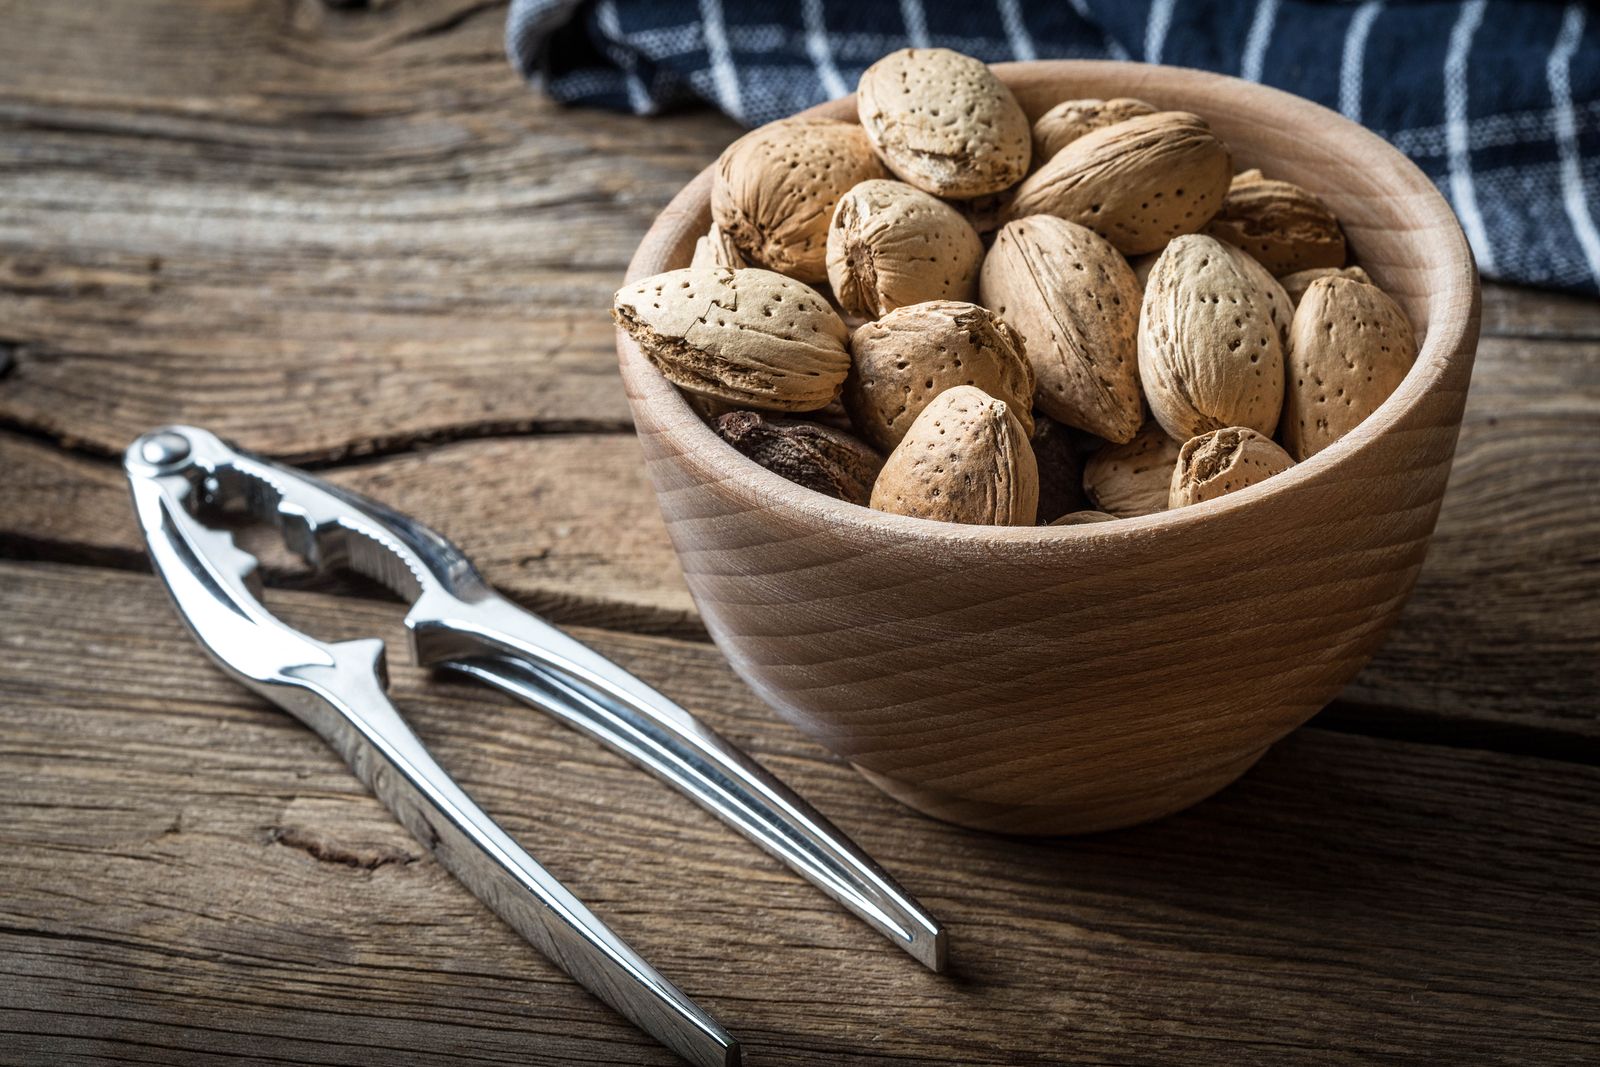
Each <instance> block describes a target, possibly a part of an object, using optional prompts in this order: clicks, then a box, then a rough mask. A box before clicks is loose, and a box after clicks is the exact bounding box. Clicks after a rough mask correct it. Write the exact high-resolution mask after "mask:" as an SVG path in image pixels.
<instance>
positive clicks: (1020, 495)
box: [872, 385, 1039, 526]
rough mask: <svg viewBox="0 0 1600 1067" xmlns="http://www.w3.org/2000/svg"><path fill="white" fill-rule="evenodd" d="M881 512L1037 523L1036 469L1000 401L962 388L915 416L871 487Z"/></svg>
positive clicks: (950, 391)
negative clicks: (903, 438)
mask: <svg viewBox="0 0 1600 1067" xmlns="http://www.w3.org/2000/svg"><path fill="white" fill-rule="evenodd" d="M872 506H873V507H874V508H877V509H878V510H879V511H890V512H894V513H896V514H899V515H915V516H919V517H921V518H925V519H941V520H943V521H945V522H963V523H971V524H978V525H992V526H1032V525H1033V523H1034V518H1035V517H1036V515H1037V513H1038V506H1039V471H1038V467H1037V465H1036V464H1035V462H1034V458H1033V449H1032V448H1031V447H1030V446H1029V445H1028V435H1027V434H1026V433H1025V432H1024V431H1023V429H1022V424H1021V423H1020V422H1018V421H1017V417H1016V416H1015V415H1013V414H1012V413H1011V408H1010V407H1009V406H1008V405H1007V404H1006V402H1005V401H1003V400H996V399H995V398H994V397H992V396H990V395H989V394H988V393H985V392H984V391H983V390H982V389H975V388H973V387H972V386H970V385H958V386H956V387H955V388H954V389H947V390H945V391H944V392H943V393H941V394H940V395H939V396H938V397H936V398H935V399H934V401H933V403H931V404H929V405H928V406H927V407H926V408H924V409H923V410H922V414H921V415H918V416H917V418H916V421H915V422H913V423H912V424H911V429H910V430H909V431H908V432H907V433H906V436H905V440H903V441H901V442H900V446H899V447H898V448H896V449H895V450H894V452H893V453H891V454H890V456H889V459H888V461H887V462H885V463H884V465H883V471H882V472H881V473H880V474H879V475H878V481H877V483H876V484H875V485H873V487H872Z"/></svg>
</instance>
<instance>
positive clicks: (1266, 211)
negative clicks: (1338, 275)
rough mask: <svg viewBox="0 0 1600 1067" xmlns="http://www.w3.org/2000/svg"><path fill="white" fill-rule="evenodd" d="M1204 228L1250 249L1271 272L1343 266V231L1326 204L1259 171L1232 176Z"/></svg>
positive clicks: (1210, 232)
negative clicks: (1223, 195) (1209, 222)
mask: <svg viewBox="0 0 1600 1067" xmlns="http://www.w3.org/2000/svg"><path fill="white" fill-rule="evenodd" d="M1205 232H1206V233H1208V234H1210V235H1211V236H1213V237H1215V238H1217V239H1218V240H1220V241H1226V242H1228V243H1229V244H1231V245H1237V246H1238V247H1240V248H1242V249H1244V250H1245V251H1246V252H1249V253H1250V254H1251V255H1252V256H1254V257H1255V258H1256V259H1257V260H1259V261H1260V263H1261V265H1262V266H1263V267H1266V268H1267V270H1269V271H1271V272H1272V273H1273V274H1292V273H1294V272H1295V271H1300V270H1309V269H1310V268H1312V267H1342V266H1344V259H1345V243H1344V231H1343V230H1341V229H1340V228H1339V220H1338V219H1337V218H1335V217H1334V215H1333V212H1332V211H1329V210H1328V206H1327V205H1326V204H1324V203H1323V202H1322V201H1321V200H1318V199H1317V198H1316V197H1314V196H1312V195H1311V194H1310V193H1308V192H1306V191H1305V190H1304V189H1302V188H1300V186H1298V185H1295V184H1294V183H1293V182H1284V181H1277V180H1276V179H1273V178H1265V177H1262V174H1261V172H1260V171H1259V170H1247V171H1244V172H1243V173H1241V174H1239V175H1237V176H1236V177H1235V178H1234V179H1233V182H1232V183H1231V184H1230V185H1229V187H1228V195H1227V196H1225V197H1223V199H1222V208H1221V209H1220V210H1219V211H1218V212H1217V215H1216V217H1215V218H1214V219H1212V220H1211V224H1210V225H1209V226H1207V227H1206V230H1205Z"/></svg>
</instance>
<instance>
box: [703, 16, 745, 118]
mask: <svg viewBox="0 0 1600 1067" xmlns="http://www.w3.org/2000/svg"><path fill="white" fill-rule="evenodd" d="M700 24H701V26H703V27H704V31H703V32H704V33H705V35H706V58H707V59H709V60H710V61H711V78H712V83H713V84H714V85H715V86H716V87H717V105H718V106H719V107H721V108H722V110H724V111H726V112H727V113H728V114H730V115H732V116H733V117H734V118H736V119H742V118H744V101H743V100H741V99H740V98H739V72H738V71H737V70H735V69H734V68H733V54H732V53H731V52H730V51H729V50H728V30H727V27H726V26H724V25H723V22H722V0H700Z"/></svg>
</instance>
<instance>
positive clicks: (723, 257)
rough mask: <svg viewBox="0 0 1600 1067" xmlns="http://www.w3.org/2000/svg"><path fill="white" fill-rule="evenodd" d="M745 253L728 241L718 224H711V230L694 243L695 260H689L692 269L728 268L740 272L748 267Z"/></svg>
mask: <svg viewBox="0 0 1600 1067" xmlns="http://www.w3.org/2000/svg"><path fill="white" fill-rule="evenodd" d="M749 265H750V264H749V263H747V262H746V261H745V258H744V253H743V252H741V251H739V246H738V245H736V244H734V243H733V242H732V241H731V240H729V239H728V235H727V234H725V233H723V232H722V227H720V226H718V225H717V224H716V223H714V222H713V223H712V224H711V229H710V230H708V231H707V232H706V233H704V234H702V235H701V237H700V238H699V239H698V240H697V241H695V243H694V258H693V259H691V260H689V266H691V267H727V268H728V269H730V270H738V269H739V268H741V267H748V266H749Z"/></svg>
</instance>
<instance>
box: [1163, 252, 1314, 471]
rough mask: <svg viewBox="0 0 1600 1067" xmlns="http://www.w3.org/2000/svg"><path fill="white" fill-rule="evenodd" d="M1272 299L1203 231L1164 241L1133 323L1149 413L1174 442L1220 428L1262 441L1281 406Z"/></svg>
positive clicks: (1278, 350) (1280, 364)
mask: <svg viewBox="0 0 1600 1067" xmlns="http://www.w3.org/2000/svg"><path fill="white" fill-rule="evenodd" d="M1272 311H1273V300H1272V298H1271V297H1269V295H1268V294H1267V293H1266V292H1264V291H1263V290H1262V289H1261V288H1259V287H1258V286H1257V285H1256V284H1254V282H1253V281H1252V279H1251V275H1250V273H1249V272H1248V271H1247V270H1246V269H1245V268H1243V267H1241V266H1240V261H1239V259H1238V258H1237V256H1236V253H1235V251H1234V250H1233V249H1231V248H1230V247H1229V246H1227V245H1225V244H1223V243H1222V242H1220V241H1218V240H1216V239H1215V238H1212V237H1206V236H1204V235H1203V234H1187V235H1185V236H1182V237H1178V238H1175V239H1174V240H1173V241H1172V243H1171V244H1169V245H1167V248H1166V250H1165V251H1164V252H1162V253H1161V258H1160V259H1158V260H1157V261H1156V264H1155V266H1154V267H1153V268H1152V269H1151V271H1150V283H1149V285H1148V287H1147V288H1146V289H1145V292H1144V308H1143V311H1142V313H1141V315H1140V318H1139V377H1140V380H1141V381H1142V382H1143V383H1144V393H1145V398H1146V399H1147V400H1148V401H1149V403H1150V413H1151V414H1152V415H1154V416H1155V418H1156V421H1158V422H1160V423H1161V425H1162V426H1163V427H1164V428H1165V429H1166V431H1167V433H1168V434H1169V435H1170V436H1172V437H1173V438H1176V439H1177V440H1180V441H1187V440H1188V439H1189V438H1191V437H1198V436H1199V435H1201V434H1203V433H1209V432H1210V431H1212V430H1220V429H1222V428H1224V427H1227V426H1247V427H1249V428H1250V429H1252V430H1256V431H1257V432H1259V433H1262V434H1265V435H1267V436H1271V435H1272V432H1273V430H1274V429H1276V428H1277V425H1278V415H1279V413H1280V412H1281V411H1282V408H1283V342H1282V340H1281V338H1280V336H1279V332H1278V327H1277V323H1276V322H1274V320H1273V314H1272Z"/></svg>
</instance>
